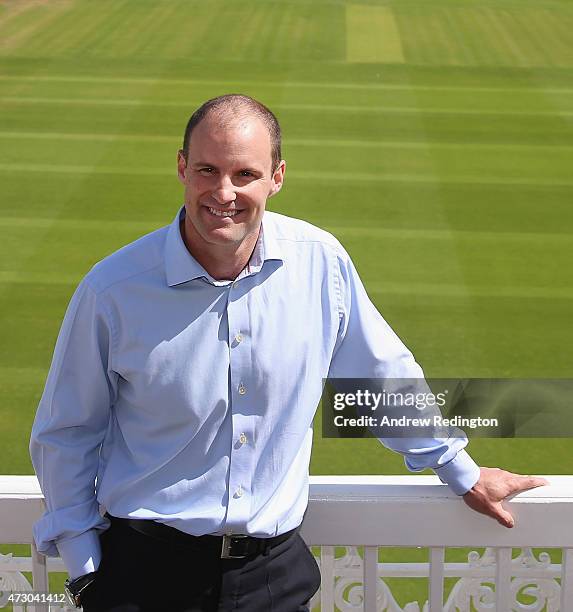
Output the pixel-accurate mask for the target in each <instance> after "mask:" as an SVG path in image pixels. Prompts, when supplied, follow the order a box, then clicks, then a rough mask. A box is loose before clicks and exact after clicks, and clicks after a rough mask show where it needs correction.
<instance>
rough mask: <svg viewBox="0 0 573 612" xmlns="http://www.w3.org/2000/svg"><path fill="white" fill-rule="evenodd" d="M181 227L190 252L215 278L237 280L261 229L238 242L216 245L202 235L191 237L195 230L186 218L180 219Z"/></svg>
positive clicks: (182, 235) (251, 252)
mask: <svg viewBox="0 0 573 612" xmlns="http://www.w3.org/2000/svg"><path fill="white" fill-rule="evenodd" d="M179 228H180V230H181V237H182V238H183V242H184V243H185V246H186V247H187V250H188V251H189V253H191V255H193V257H194V258H195V259H196V260H197V262H198V263H199V264H201V266H203V268H205V270H206V271H207V272H208V273H209V274H210V275H211V276H212V277H213V278H214V279H215V280H235V279H236V278H237V276H239V274H240V273H241V270H243V268H244V267H245V266H246V265H247V263H248V262H249V259H250V258H251V255H252V254H253V250H254V248H255V245H256V244H257V240H258V237H259V232H260V229H259V232H256V233H253V234H249V235H248V236H246V237H245V238H244V240H242V241H241V242H240V243H238V244H229V245H219V244H217V245H215V244H210V243H208V242H205V241H204V240H201V239H200V237H198V238H199V239H198V240H195V239H193V240H192V239H190V236H191V235H193V234H194V232H193V228H189V227H188V226H187V223H186V219H182V220H181V221H180V223H179Z"/></svg>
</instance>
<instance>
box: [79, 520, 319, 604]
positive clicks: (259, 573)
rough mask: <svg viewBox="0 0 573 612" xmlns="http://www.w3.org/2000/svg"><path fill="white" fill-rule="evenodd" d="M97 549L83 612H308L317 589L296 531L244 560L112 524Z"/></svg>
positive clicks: (312, 563)
mask: <svg viewBox="0 0 573 612" xmlns="http://www.w3.org/2000/svg"><path fill="white" fill-rule="evenodd" d="M100 542H101V547H102V561H101V565H100V567H99V569H98V576H97V578H96V580H95V582H93V583H92V584H91V585H90V586H88V587H87V588H86V590H85V591H84V593H83V594H82V595H83V596H82V602H83V609H84V611H85V612H227V611H230V610H235V611H239V612H307V611H308V601H309V600H310V598H311V597H312V596H313V595H314V593H316V591H317V590H318V588H319V586H320V571H319V569H318V566H317V564H316V561H315V560H314V558H313V556H312V554H311V553H310V551H309V550H308V548H307V547H306V544H305V543H304V541H303V540H302V538H301V537H300V536H299V534H298V532H297V533H295V534H294V535H293V536H292V537H290V538H289V539H288V540H286V541H285V542H282V543H280V544H278V545H277V546H275V547H273V548H271V549H270V550H269V551H268V552H266V553H261V554H259V555H257V556H255V557H249V558H245V559H221V558H220V557H219V555H218V554H217V553H216V551H213V550H211V551H210V552H209V553H208V554H206V553H205V551H204V550H201V549H200V548H196V547H194V546H193V545H192V544H189V543H186V544H185V545H184V546H174V545H173V544H169V543H166V542H163V541H161V540H158V539H156V538H152V537H150V536H148V535H144V534H142V533H139V532H138V531H135V530H134V529H132V528H131V527H129V526H128V525H126V524H125V523H122V522H118V521H113V520H112V524H111V527H110V528H109V529H108V530H107V531H105V532H103V533H102V534H101V535H100Z"/></svg>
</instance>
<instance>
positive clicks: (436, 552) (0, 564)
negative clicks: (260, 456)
mask: <svg viewBox="0 0 573 612" xmlns="http://www.w3.org/2000/svg"><path fill="white" fill-rule="evenodd" d="M547 478H548V480H549V481H550V483H551V484H550V486H547V487H542V488H539V489H535V490H532V491H527V492H525V493H522V494H520V495H519V496H516V497H515V498H514V499H513V500H512V501H511V502H509V503H508V507H509V508H510V510H511V512H512V513H513V514H514V516H515V517H516V526H515V527H514V528H513V529H506V528H504V527H501V526H499V525H498V524H497V523H495V522H494V521H492V520H491V519H489V518H487V517H484V516H481V515H478V514H476V513H475V512H473V511H471V510H470V509H469V508H467V507H466V506H465V504H464V503H463V501H462V500H461V499H459V498H458V497H456V496H455V495H454V494H453V493H451V492H450V491H449V489H448V488H447V487H446V486H444V485H441V484H440V483H439V481H438V479H437V478H436V477H433V476H314V477H311V486H310V504H309V509H308V512H307V515H306V517H305V521H304V524H303V528H302V535H303V537H304V539H305V541H306V542H307V544H308V545H309V546H312V547H316V549H315V550H320V555H319V557H318V558H317V561H318V562H319V565H320V568H321V573H322V587H321V590H320V591H319V592H318V593H317V594H316V596H315V597H314V599H313V601H312V605H313V610H319V609H320V610H322V612H334V611H335V610H340V611H343V612H346V611H350V610H364V611H366V612H374V611H376V612H378V611H391V612H398V611H400V612H416V611H423V612H439V611H447V612H474V611H478V612H482V611H486V610H487V611H488V612H494V611H497V612H513V611H514V610H515V611H517V610H528V611H529V612H545V611H546V612H557V611H558V610H559V611H561V612H565V611H567V612H573V476H548V477H547ZM43 503H44V502H43V498H42V495H41V492H40V489H39V486H38V482H37V480H36V478H35V477H34V476H0V543H5V544H16V543H23V544H31V545H32V546H31V548H32V556H31V557H14V556H10V555H4V556H2V555H0V609H1V608H2V607H3V606H4V603H5V602H4V600H5V599H6V596H7V593H8V592H9V591H24V590H29V591H31V590H32V589H34V590H35V591H44V592H46V591H48V588H47V585H48V572H55V571H65V570H64V567H63V564H62V562H61V560H60V559H52V558H50V559H46V558H44V557H43V556H42V555H38V554H37V552H36V551H35V548H34V546H33V542H32V530H31V526H32V523H33V522H34V521H35V520H36V519H37V518H38V517H39V516H41V514H42V512H43V508H44V506H43ZM385 546H392V547H424V548H427V550H428V559H427V562H424V563H408V562H406V563H387V562H384V547H385ZM448 547H455V548H459V547H464V548H465V547H468V548H480V549H481V548H485V551H484V552H483V553H482V554H481V555H480V554H478V553H477V552H472V553H470V554H469V555H468V559H467V562H464V563H447V562H445V551H446V549H447V548H448ZM534 548H535V549H539V548H541V549H558V552H560V553H561V555H559V556H560V558H562V563H552V562H551V559H550V557H549V555H548V554H547V552H536V553H535V554H534V552H533V549H534ZM25 571H28V572H32V574H33V587H32V585H31V584H30V583H29V582H28V581H27V580H26V578H25V577H24V576H23V575H22V572H25ZM386 578H402V579H404V580H406V582H407V580H408V579H414V578H418V579H419V578H423V579H425V580H426V583H427V585H428V589H427V590H428V593H427V596H426V597H425V598H424V601H419V602H414V601H413V602H411V603H408V604H406V605H405V606H404V607H400V605H398V603H397V602H396V599H395V597H394V595H393V594H392V591H391V590H390V588H389V586H388V584H387V582H386V581H385V579H386ZM447 578H451V579H454V581H455V584H454V586H453V588H451V589H450V590H449V593H448V595H447V597H446V596H445V595H444V581H445V579H447ZM3 602H4V603H3ZM24 610H35V611H37V612H39V611H44V610H47V607H46V606H44V607H42V606H38V605H37V606H35V607H33V606H28V607H27V608H26V607H17V606H16V607H14V612H21V611H22V612H23V611H24ZM56 610H57V611H58V612H63V611H64V610H68V608H66V607H64V606H61V605H60V606H58V605H52V606H51V607H50V611H51V612H55V611H56Z"/></svg>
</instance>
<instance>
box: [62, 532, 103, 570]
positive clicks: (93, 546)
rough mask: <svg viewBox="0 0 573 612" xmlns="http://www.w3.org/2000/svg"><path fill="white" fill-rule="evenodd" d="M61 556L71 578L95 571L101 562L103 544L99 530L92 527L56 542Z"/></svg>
mask: <svg viewBox="0 0 573 612" xmlns="http://www.w3.org/2000/svg"><path fill="white" fill-rule="evenodd" d="M56 546H57V548H58V552H59V553H60V557H62V560H63V562H64V565H65V566H66V569H67V570H68V574H69V575H70V580H73V579H74V578H77V577H78V576H83V575H84V574H89V573H90V572H95V571H96V570H97V568H98V567H99V564H100V562H101V546H100V542H99V536H98V531H97V530H96V529H90V530H89V531H85V532H84V533H82V534H80V535H79V536H76V537H75V538H70V539H68V540H62V541H60V542H56Z"/></svg>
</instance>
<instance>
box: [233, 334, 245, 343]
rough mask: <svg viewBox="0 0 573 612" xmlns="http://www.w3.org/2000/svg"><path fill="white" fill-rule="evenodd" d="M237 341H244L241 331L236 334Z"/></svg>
mask: <svg viewBox="0 0 573 612" xmlns="http://www.w3.org/2000/svg"><path fill="white" fill-rule="evenodd" d="M235 341H236V342H242V341H243V336H242V334H241V333H238V334H235Z"/></svg>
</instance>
